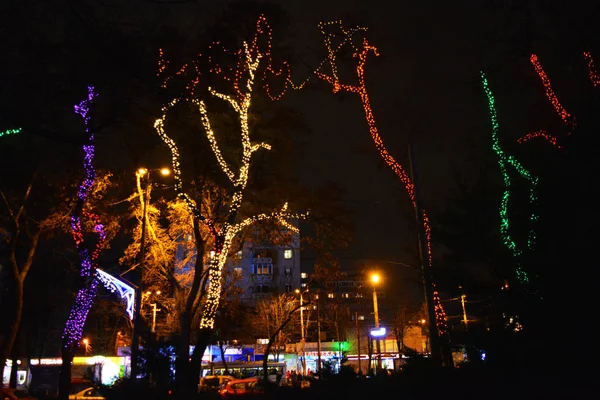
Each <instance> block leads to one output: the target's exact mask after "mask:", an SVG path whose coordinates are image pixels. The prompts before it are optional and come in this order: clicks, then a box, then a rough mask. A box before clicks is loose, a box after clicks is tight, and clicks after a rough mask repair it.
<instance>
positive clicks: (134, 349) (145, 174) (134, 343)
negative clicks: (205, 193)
mask: <svg viewBox="0 0 600 400" xmlns="http://www.w3.org/2000/svg"><path fill="white" fill-rule="evenodd" d="M151 171H156V169H152V170H149V169H146V168H140V169H138V170H137V171H136V173H135V176H136V179H137V183H138V187H142V188H143V190H142V192H143V199H142V200H143V205H142V235H141V240H140V241H141V243H140V262H139V265H138V268H137V269H136V272H137V273H136V275H137V290H136V291H135V310H134V314H133V333H132V335H131V376H130V378H131V379H132V380H133V381H135V380H136V379H137V375H138V370H139V368H138V358H139V353H140V348H139V334H140V319H141V318H140V311H141V308H142V288H141V286H142V272H143V271H142V270H143V266H144V259H145V258H146V223H147V222H146V221H147V219H148V204H149V203H150V172H151ZM160 173H161V174H162V175H163V176H167V175H169V174H170V173H171V171H170V170H169V169H167V168H162V169H160ZM143 178H145V179H143ZM142 183H143V185H142Z"/></svg>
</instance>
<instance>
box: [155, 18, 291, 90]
mask: <svg viewBox="0 0 600 400" xmlns="http://www.w3.org/2000/svg"><path fill="white" fill-rule="evenodd" d="M272 48H273V31H272V29H271V26H270V25H269V23H268V22H267V18H266V17H265V16H264V15H261V16H260V17H259V18H258V20H257V22H256V33H255V35H254V38H253V39H252V41H251V42H250V44H249V45H248V48H247V49H239V50H237V51H235V52H232V51H230V50H228V49H226V48H224V47H223V46H222V45H221V42H220V41H216V42H213V43H211V44H210V45H209V46H208V49H207V53H206V55H204V56H203V55H202V54H201V53H200V54H198V55H197V57H196V58H195V59H194V60H193V61H191V62H189V63H186V64H184V65H182V66H181V67H180V68H179V70H178V71H177V72H175V74H174V75H166V69H167V66H168V64H169V62H168V61H166V60H165V58H164V57H165V56H164V51H163V49H159V57H158V58H159V59H158V71H157V76H159V77H160V76H161V75H165V77H164V79H163V81H162V84H161V86H162V87H163V88H166V87H167V86H168V83H169V81H170V80H171V79H173V76H179V77H181V76H184V75H186V74H187V73H189V74H192V77H191V78H190V79H189V80H188V82H187V84H186V86H185V88H186V90H187V92H188V94H189V97H190V98H191V97H194V95H195V89H196V87H197V85H198V84H199V83H200V77H201V71H200V67H199V65H200V62H201V61H204V62H207V63H208V65H209V68H208V71H209V72H210V73H212V74H214V75H218V76H220V77H221V78H222V79H223V80H225V81H228V82H231V83H233V89H234V91H235V93H236V95H237V96H238V98H239V99H240V101H243V99H244V96H245V95H246V94H245V92H246V88H244V87H240V82H243V81H245V76H246V74H247V73H248V68H247V67H248V65H247V63H246V57H247V54H249V55H250V57H251V58H252V59H256V58H260V59H261V65H262V74H261V76H260V79H261V81H262V85H263V88H264V89H265V92H266V94H267V96H269V98H270V99H271V100H280V99H281V98H282V97H283V96H284V95H285V93H286V92H287V91H288V89H289V88H290V87H291V83H292V82H291V80H290V75H291V69H290V65H289V63H288V62H287V61H282V62H281V66H280V67H279V68H275V67H274V66H273V57H272ZM215 49H216V51H217V52H219V54H220V55H219V56H213V55H212V52H214V51H215ZM223 55H225V56H233V57H234V58H235V59H236V60H235V61H234V65H235V67H231V66H226V67H223V66H221V65H220V64H219V62H218V59H221V58H222V57H221V56H223ZM272 77H276V78H278V79H277V80H279V81H280V82H281V85H282V88H281V90H280V91H279V92H278V93H275V90H274V89H273V88H272V86H271V84H270V80H271V78H272Z"/></svg>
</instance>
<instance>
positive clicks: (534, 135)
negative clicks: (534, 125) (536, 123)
mask: <svg viewBox="0 0 600 400" xmlns="http://www.w3.org/2000/svg"><path fill="white" fill-rule="evenodd" d="M538 137H541V138H544V139H546V140H547V141H548V142H549V143H551V144H552V145H553V146H555V147H556V148H557V149H562V148H563V147H562V146H561V145H559V144H558V140H557V139H556V137H555V136H552V135H550V134H549V133H548V132H546V131H545V130H543V129H542V130H539V131H535V132H530V133H528V134H527V135H525V136H523V137H520V138H518V139H517V142H518V143H525V142H527V141H528V140H531V139H535V138H538Z"/></svg>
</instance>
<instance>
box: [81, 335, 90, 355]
mask: <svg viewBox="0 0 600 400" xmlns="http://www.w3.org/2000/svg"><path fill="white" fill-rule="evenodd" d="M82 342H83V344H84V345H85V355H86V356H89V355H90V354H91V353H92V346H91V345H90V340H89V339H83V340H82Z"/></svg>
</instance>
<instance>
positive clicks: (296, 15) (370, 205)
mask: <svg viewBox="0 0 600 400" xmlns="http://www.w3.org/2000/svg"><path fill="white" fill-rule="evenodd" d="M274 3H276V4H280V5H281V6H282V7H283V8H284V9H285V10H286V11H287V12H288V19H289V26H288V30H287V32H285V33H284V34H283V35H285V38H286V42H287V43H286V44H287V45H289V46H290V47H292V48H293V49H294V51H295V56H296V59H295V60H292V66H293V67H294V69H293V73H292V75H293V79H295V80H302V79H304V78H305V77H306V76H307V74H308V73H310V69H309V67H314V66H316V65H317V64H318V62H320V61H321V59H322V58H323V56H324V54H325V53H324V47H323V40H322V37H321V35H320V33H319V30H318V27H317V24H318V22H319V21H331V20H337V19H343V20H345V21H349V22H348V25H356V24H360V25H362V26H366V27H368V28H369V32H368V33H367V37H368V38H369V41H370V43H371V44H373V45H375V46H377V47H378V48H379V51H380V53H381V55H380V57H377V58H376V57H372V58H371V59H370V61H369V62H368V63H367V72H366V77H367V86H368V90H369V94H370V97H371V102H372V107H373V110H374V113H375V117H376V119H377V124H378V127H379V130H380V134H381V136H382V138H383V140H384V143H385V144H386V146H387V148H388V150H389V152H390V153H391V154H392V155H393V156H394V157H395V158H396V159H397V160H398V161H399V162H401V163H402V164H403V165H404V166H405V167H406V166H407V165H408V158H407V146H408V143H409V139H410V140H411V141H412V143H413V146H414V149H415V152H416V164H417V169H418V173H419V175H420V177H419V178H420V183H421V186H420V189H421V192H422V198H423V205H424V207H425V208H427V209H429V210H432V213H435V212H436V211H440V210H443V208H444V206H445V203H446V200H447V199H448V197H449V196H451V195H452V193H453V190H454V186H455V184H454V181H453V179H454V178H453V170H454V169H455V168H457V169H458V170H460V171H461V172H462V173H464V174H465V175H466V176H468V175H469V173H470V169H471V168H473V159H475V160H476V161H475V164H477V163H478V162H479V163H481V162H482V161H481V160H483V159H486V158H489V157H494V154H493V153H492V151H491V142H490V138H491V127H490V122H489V116H488V110H487V102H486V98H485V95H484V93H483V90H482V88H481V82H480V78H479V70H480V69H482V68H483V69H486V71H488V72H489V73H488V75H489V77H490V79H491V80H492V81H493V82H495V83H496V86H497V88H498V90H496V92H497V96H498V98H499V102H501V104H499V112H500V113H501V118H502V121H503V129H504V130H503V134H505V135H507V136H506V137H507V138H510V139H513V140H514V139H515V138H517V137H519V136H522V134H523V133H525V132H529V131H532V130H535V129H539V128H540V127H545V128H547V129H549V128H551V126H548V124H547V121H549V120H553V121H554V120H556V118H555V115H554V113H553V110H552V109H551V107H550V106H549V104H548V101H547V99H546V98H545V96H544V92H543V88H542V86H541V83H540V81H539V78H538V77H537V75H536V74H535V72H534V71H533V68H532V67H531V64H530V63H529V61H528V56H529V54H531V52H532V51H535V52H536V53H538V54H539V55H540V57H541V59H542V62H543V63H544V65H545V67H546V69H547V71H550V73H551V74H552V79H553V81H555V82H561V85H560V90H561V92H560V93H559V94H560V96H564V98H566V99H573V98H574V97H576V96H573V95H574V94H576V90H577V89H576V87H577V85H576V84H575V82H581V81H585V76H582V75H581V72H582V71H584V70H583V69H581V66H583V67H585V65H584V64H583V63H582V62H580V60H577V62H579V64H581V65H580V66H579V67H578V68H580V69H574V67H573V65H575V61H573V62H572V63H569V62H562V61H563V60H574V59H575V58H576V57H578V56H577V55H576V54H574V53H572V50H573V46H571V43H576V42H577V41H578V40H580V39H582V38H586V35H589V34H590V31H589V27H591V26H593V25H592V24H591V18H592V16H593V15H594V11H595V7H596V6H587V5H586V4H585V3H586V2H561V1H551V2H534V3H536V4H533V5H531V4H530V5H527V6H522V5H521V3H522V2H521V1H493V2H481V1H463V2H435V4H434V3H433V2H390V1H385V2H384V1H343V0H336V1H326V2H323V1H315V0H310V1H308V0H305V1H287V0H279V1H274ZM14 4H17V3H14ZM67 4H68V2H61V5H60V6H57V7H56V9H54V10H53V9H52V8H51V7H49V8H46V9H45V10H44V9H40V10H41V11H37V12H32V13H31V19H30V21H29V25H28V24H24V25H19V28H20V29H22V32H30V33H31V32H34V31H37V32H38V34H47V35H48V36H49V37H52V35H54V34H56V37H60V36H61V33H60V32H59V31H60V30H61V29H64V31H65V32H68V31H69V29H70V27H69V26H68V24H69V23H66V25H65V26H62V27H61V26H59V24H58V23H57V24H56V25H53V23H52V21H53V18H54V17H53V14H55V15H60V14H61V13H66V14H69V13H71V12H72V10H73V9H74V8H73V6H72V5H67ZM86 4H87V5H85V6H84V5H81V6H77V7H80V8H79V9H77V11H78V13H79V14H80V15H88V16H89V15H95V16H96V17H95V18H96V22H95V23H97V24H98V26H103V27H104V28H106V27H108V28H106V29H109V30H110V26H111V24H120V26H131V27H132V28H131V29H133V30H135V29H136V28H135V27H136V26H146V27H147V26H152V24H157V26H169V27H174V29H177V30H178V32H180V33H182V32H196V31H198V30H200V31H201V29H200V28H199V27H200V26H202V25H203V24H210V23H211V22H214V21H215V20H216V19H217V18H218V16H219V15H220V14H219V11H220V9H222V8H223V7H224V4H226V2H222V1H188V2H170V1H163V2H148V1H132V2H127V4H122V2H120V1H113V2H110V1H109V2H104V5H102V4H101V3H96V2H89V3H86ZM10 7H11V6H10V5H9V6H7V10H9V9H10ZM61 7H62V8H61ZM77 7H75V8H77ZM94 10H95V11H94ZM19 13H20V14H19V15H20V18H23V15H25V14H24V13H23V11H22V10H21V11H19ZM66 14H65V15H66ZM69 15H70V14H69ZM4 16H5V17H7V16H8V18H4V19H3V21H4V22H3V25H2V26H3V27H4V28H3V29H7V30H11V31H12V30H14V29H16V28H17V26H16V23H17V22H15V21H17V20H16V19H15V21H11V18H10V14H9V13H5V14H4ZM75 20H76V19H75ZM71 21H72V20H71ZM574 27H576V29H575V28H574ZM57 32H59V33H57ZM278 35H280V32H278V31H277V30H275V31H274V36H275V37H276V40H277V37H278ZM4 37H5V38H7V37H10V35H8V34H6V33H4ZM13 40H17V39H16V38H13ZM7 43H8V44H10V40H9V41H8V42H7ZM58 48H60V43H58ZM24 59H25V58H24ZM114 62H115V63H118V62H119V60H118V59H115V60H114ZM40 67H41V68H42V69H43V68H44V66H43V65H41V66H40ZM73 68H74V69H75V68H76V67H75V66H74V67H73ZM326 72H328V71H326ZM78 76H80V77H81V76H82V73H81V71H78ZM313 83H314V85H311V88H310V89H307V90H304V91H300V92H294V93H290V94H289V95H288V96H287V97H286V99H285V100H284V102H286V104H289V105H291V106H293V107H294V108H295V109H297V110H298V111H299V112H300V113H301V114H302V115H303V116H304V118H305V119H306V121H307V123H308V124H309V125H310V127H311V129H312V130H313V132H312V134H311V137H310V142H309V144H308V146H307V148H306V149H305V155H304V159H303V161H302V163H301V164H299V165H298V170H299V173H300V175H301V179H302V181H303V182H304V183H306V184H307V185H308V186H312V187H318V186H321V185H323V184H325V183H326V182H328V181H332V182H335V183H337V184H338V185H340V186H341V187H342V188H343V189H344V190H345V195H344V199H345V203H346V204H347V206H348V208H349V209H350V210H351V213H352V216H353V218H354V224H355V228H356V232H355V241H354V243H353V244H352V245H351V246H350V247H349V248H348V249H347V250H345V251H343V252H341V253H340V254H339V255H340V257H341V258H342V260H343V265H344V266H346V267H350V266H358V267H359V268H360V267H365V266H367V267H370V266H381V267H382V268H386V267H390V266H391V265H392V264H389V263H387V261H386V260H388V261H389V260H391V261H395V262H401V263H407V264H414V263H415V262H416V260H415V259H414V258H413V257H412V256H411V255H410V254H409V251H408V249H409V248H410V247H411V246H412V243H414V235H415V232H414V231H413V230H412V229H411V228H410V225H411V224H412V223H413V221H411V220H410V219H411V218H412V208H411V206H410V203H409V202H408V196H407V194H406V192H405V190H404V188H403V186H402V185H401V184H400V182H399V180H398V178H397V177H396V176H395V175H394V174H393V173H392V172H391V171H390V170H389V168H388V167H386V166H385V165H384V164H383V163H382V161H381V160H380V157H379V155H378V153H377V152H376V150H375V147H374V145H373V142H372V140H371V137H370V135H369V132H368V128H367V125H366V122H365V119H364V113H363V109H362V106H361V103H360V100H359V98H358V96H356V95H353V94H343V95H340V94H337V95H334V94H333V93H331V90H330V86H329V85H328V84H327V83H324V82H321V83H317V80H316V78H313ZM349 83H354V82H349ZM578 84H580V83H578ZM558 87H559V86H557V88H558ZM71 117H72V116H71ZM0 121H2V120H1V119H0ZM544 124H545V125H544ZM148 128H149V130H151V126H149V127H148ZM154 139H156V138H154ZM156 143H157V144H160V141H158V140H157V141H156ZM469 143H473V144H471V145H469ZM106 154H109V153H106V152H105V153H104V155H102V154H100V152H99V154H98V158H99V159H100V160H101V159H102V157H108V156H107V155H106ZM468 160H469V161H468ZM434 224H435V221H434ZM434 241H435V238H434ZM308 263H310V260H308ZM394 265H398V264H394Z"/></svg>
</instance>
